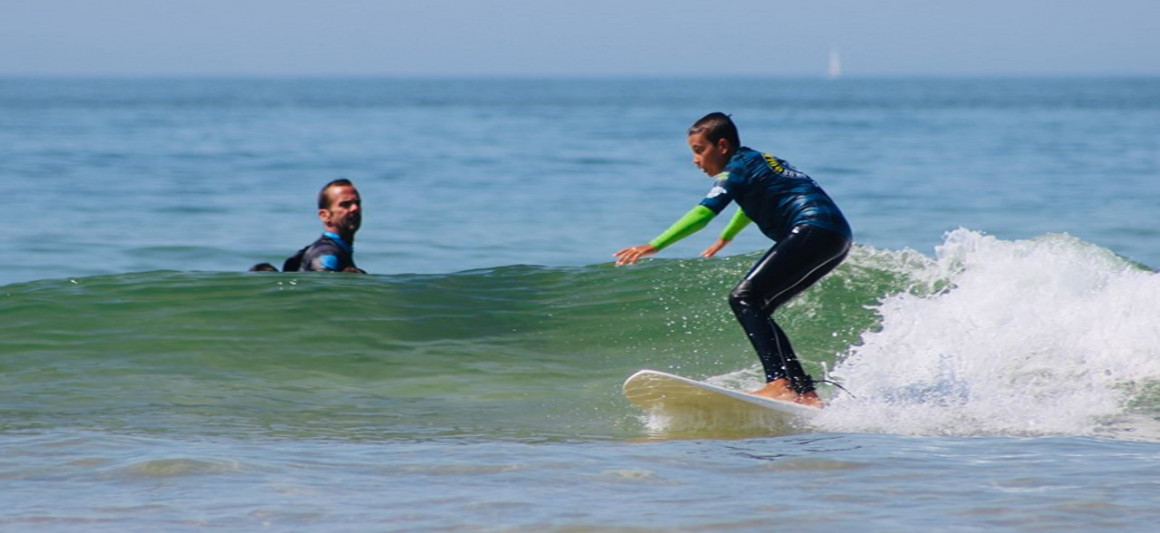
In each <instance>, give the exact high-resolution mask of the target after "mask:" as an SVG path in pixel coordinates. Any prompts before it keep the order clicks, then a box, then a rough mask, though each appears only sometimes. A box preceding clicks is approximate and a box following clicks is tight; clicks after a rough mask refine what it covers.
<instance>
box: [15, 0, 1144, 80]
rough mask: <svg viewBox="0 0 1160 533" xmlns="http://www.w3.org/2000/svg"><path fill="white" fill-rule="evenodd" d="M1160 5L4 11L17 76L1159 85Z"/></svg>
mask: <svg viewBox="0 0 1160 533" xmlns="http://www.w3.org/2000/svg"><path fill="white" fill-rule="evenodd" d="M1158 21H1160V0H966V1H964V0H954V1H952V0H795V1H788V0H786V1H783V0H726V1H720V0H377V1H374V0H315V1H306V0H0V75H6V76H57V75H64V76H75V75H80V76H89V75H96V76H103V75H111V76H196V75H225V76H235V75H236V76H254V75H256V76H328V75H342V76H528V77H545V76H548V77H550V76H642V75H643V76H655V75H674V76H713V75H744V76H824V75H826V71H827V62H828V56H829V53H830V50H831V49H834V50H837V51H838V53H839V55H840V57H841V61H842V70H843V74H844V75H846V76H851V77H853V76H912V75H931V76H977V75H998V76H1023V75H1078V76H1084V75H1148V76H1150V75H1160V31H1158V29H1160V22H1158Z"/></svg>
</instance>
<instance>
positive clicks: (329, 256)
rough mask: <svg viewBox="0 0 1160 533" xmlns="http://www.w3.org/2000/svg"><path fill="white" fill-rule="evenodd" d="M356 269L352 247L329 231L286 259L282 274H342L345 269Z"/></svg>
mask: <svg viewBox="0 0 1160 533" xmlns="http://www.w3.org/2000/svg"><path fill="white" fill-rule="evenodd" d="M352 267H353V268H358V267H357V266H355V264H354V246H352V245H351V244H350V243H348V242H346V241H344V240H342V237H340V236H338V234H336V233H332V232H329V231H326V232H323V233H322V236H321V237H319V238H318V240H316V241H314V242H313V243H311V244H310V246H307V247H305V248H303V249H301V250H298V253H296V254H294V255H293V256H291V257H290V258H288V259H286V262H285V263H283V264H282V271H283V272H308V271H330V272H342V271H343V270H346V269H347V268H352Z"/></svg>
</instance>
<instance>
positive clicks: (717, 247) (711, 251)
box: [701, 238, 729, 257]
mask: <svg viewBox="0 0 1160 533" xmlns="http://www.w3.org/2000/svg"><path fill="white" fill-rule="evenodd" d="M726 244H729V241H727V240H725V239H720V238H719V239H717V242H715V243H713V245H712V246H710V247H708V248H705V251H704V252H701V257H713V256H714V255H717V252H720V251H721V249H722V248H724V247H725V245H726Z"/></svg>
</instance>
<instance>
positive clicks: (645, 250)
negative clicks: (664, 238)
mask: <svg viewBox="0 0 1160 533" xmlns="http://www.w3.org/2000/svg"><path fill="white" fill-rule="evenodd" d="M657 251H658V250H657V248H656V246H653V245H651V244H641V245H637V246H633V247H631V248H625V249H623V250H621V251H619V252H616V253H614V254H612V255H613V257H615V258H616V266H621V265H635V264H636V262H637V261H639V260H640V258H642V257H644V256H646V255H652V254H655V253H657Z"/></svg>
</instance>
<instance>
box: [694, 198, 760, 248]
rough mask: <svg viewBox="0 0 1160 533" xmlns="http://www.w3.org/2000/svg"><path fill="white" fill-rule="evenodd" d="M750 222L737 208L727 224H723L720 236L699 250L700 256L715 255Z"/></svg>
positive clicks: (743, 212)
mask: <svg viewBox="0 0 1160 533" xmlns="http://www.w3.org/2000/svg"><path fill="white" fill-rule="evenodd" d="M750 222H752V220H750V219H749V217H748V216H746V215H745V211H742V210H740V209H738V210H737V213H735V214H734V215H733V219H732V220H730V221H729V225H728V226H725V230H724V231H722V232H721V237H719V238H718V239H717V242H715V243H713V244H712V245H711V246H709V247H708V248H706V249H705V251H704V252H701V257H713V256H714V255H717V252H720V251H721V249H722V248H724V247H725V245H727V244H729V243H730V242H733V237H736V236H737V234H738V233H741V230H743V229H745V226H748V225H749V223H750Z"/></svg>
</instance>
